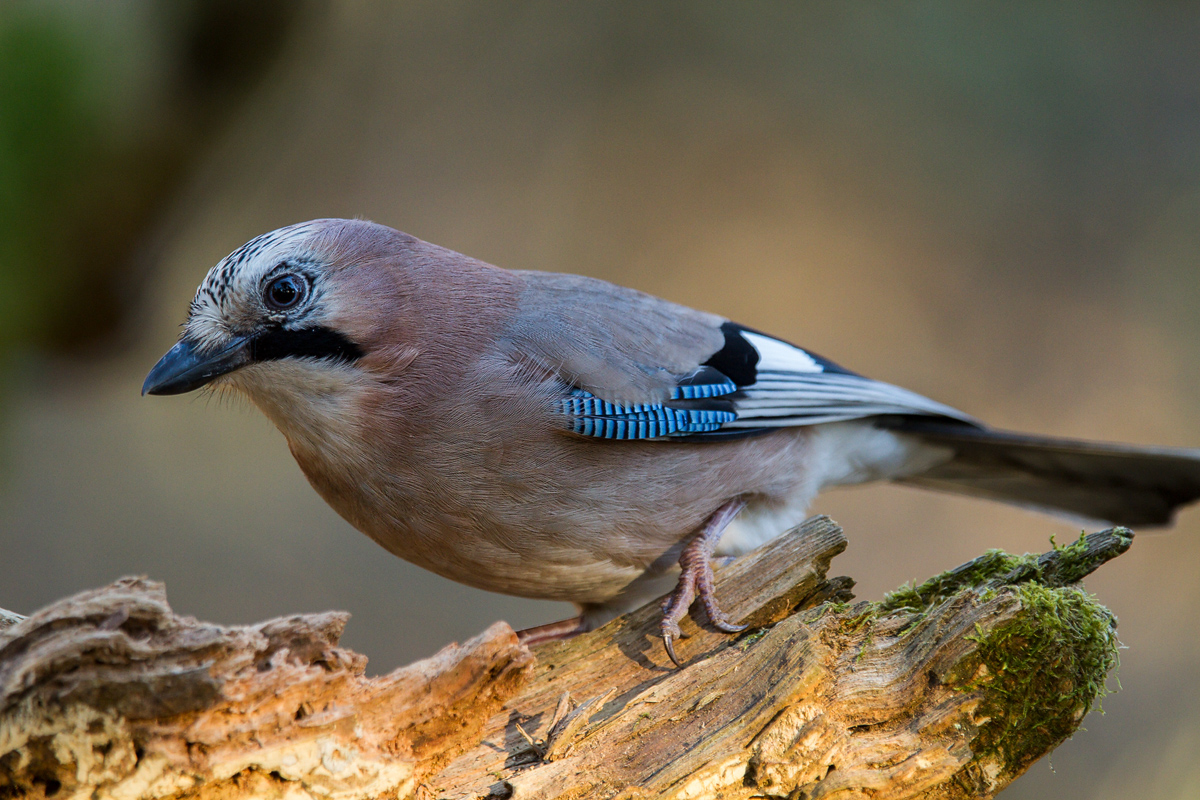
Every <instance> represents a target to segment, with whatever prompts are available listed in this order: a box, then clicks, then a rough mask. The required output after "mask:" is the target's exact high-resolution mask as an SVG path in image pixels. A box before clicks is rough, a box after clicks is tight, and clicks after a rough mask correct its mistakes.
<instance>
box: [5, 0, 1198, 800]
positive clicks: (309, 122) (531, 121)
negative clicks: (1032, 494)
mask: <svg viewBox="0 0 1200 800" xmlns="http://www.w3.org/2000/svg"><path fill="white" fill-rule="evenodd" d="M1197 41H1200V7H1197V6H1194V5H1185V4H1174V3H1161V4H1157V3H1143V4H1136V5H1134V4H1128V5H1118V4H1097V5H1093V6H1090V7H1089V8H1088V10H1087V12H1086V14H1085V13H1084V12H1082V11H1081V10H1079V9H1076V8H1068V7H1067V6H1060V5H1058V4H1023V5H1020V6H1008V5H1005V6H999V5H997V6H991V7H982V6H977V5H971V6H965V5H962V4H954V3H940V4H939V3H932V4H919V5H917V4H913V5H904V6H901V5H898V4H897V5H893V4H873V5H863V4H844V3H815V4H814V3H808V4H790V5H789V4H768V3H756V2H745V3H697V2H686V3H685V2H678V3H656V4H645V3H639V2H611V3H604V4H599V3H584V2H569V3H563V2H542V3H519V4H490V3H457V2H427V3H405V4H370V3H345V4H336V5H324V4H321V3H309V4H305V5H292V4H290V3H283V2H279V3H267V2H264V3H261V4H241V3H237V2H233V1H232V0H224V1H223V2H211V3H204V2H199V0H197V1H196V2H178V3H167V2H162V3H158V4H154V3H135V2H112V3H106V4H92V5H86V6H85V5H83V4H73V3H65V2H62V3H53V2H17V3H10V4H6V5H5V6H4V8H3V10H0V370H2V372H0V380H2V381H3V390H2V391H0V607H5V608H9V609H13V610H17V611H23V612H28V611H30V610H32V609H34V608H36V607H38V606H39V605H41V604H44V603H47V602H50V601H52V600H54V599H56V598H58V597H61V596H63V595H66V594H68V593H72V592H75V591H78V590H81V589H84V588H87V587H91V586H96V585H99V584H103V583H105V582H108V581H110V580H112V579H114V578H116V577H118V576H120V575H124V574H130V573H145V574H148V575H150V576H151V577H153V578H155V579H158V580H163V581H165V582H166V584H167V587H168V591H169V593H170V597H171V600H172V603H173V605H174V606H175V608H176V609H177V610H179V611H181V612H184V613H188V614H193V615H196V616H198V617H202V618H205V619H210V620H215V621H219V622H225V623H240V622H250V621H254V620H259V619H263V618H266V617H270V616H272V615H278V614H286V613H291V612H297V611H318V610H323V609H328V608H339V609H346V610H349V611H351V612H352V613H353V614H354V618H353V621H352V622H351V625H350V627H349V630H348V631H347V635H346V637H345V642H346V644H348V645H349V646H351V647H354V648H356V649H359V650H361V651H363V652H365V653H367V654H368V655H369V656H370V657H371V668H372V669H373V670H375V671H385V670H388V669H391V668H392V667H394V666H396V665H398V664H400V663H402V662H406V661H409V660H412V659H415V658H418V657H421V656H424V655H427V654H430V653H432V652H433V651H434V650H435V649H437V648H438V647H439V646H441V645H443V644H445V643H447V642H449V641H453V640H461V639H463V638H465V637H468V636H471V635H473V634H474V633H476V632H478V631H479V630H481V629H482V628H483V627H485V626H486V625H487V624H489V623H490V622H492V621H493V620H495V619H497V618H503V619H507V620H508V621H509V622H511V623H512V624H514V625H516V626H524V625H530V624H536V623H539V622H545V621H549V620H551V619H554V618H557V617H560V616H563V615H564V614H565V613H567V611H568V608H567V607H566V606H563V605H556V604H549V603H537V602H533V601H525V600H518V599H514V598H506V597H500V596H495V595H489V594H486V593H483V592H479V591H475V590H472V589H468V588H466V587H462V586H458V585H456V584H453V583H450V582H448V581H445V580H443V579H441V578H438V577H435V576H433V575H430V574H428V573H425V572H422V571H421V570H419V569H417V568H415V567H411V566H409V565H408V564H405V563H403V562H401V561H399V560H398V559H395V558H392V557H391V556H388V555H387V554H385V553H384V552H383V551H382V550H380V549H379V548H377V547H376V546H375V545H374V544H372V543H371V542H370V541H369V540H367V539H366V537H364V536H362V535H361V534H358V533H357V532H355V531H354V530H352V529H351V528H350V527H349V526H348V525H347V524H346V523H344V522H343V521H342V520H340V519H339V518H338V517H336V516H335V515H334V514H333V512H332V511H330V510H329V509H328V508H326V507H325V506H324V505H323V504H322V502H321V501H320V500H319V499H318V498H317V497H316V495H315V494H314V493H313V492H312V491H311V490H310V489H309V487H308V486H307V485H306V484H305V482H304V479H303V477H302V476H301V475H300V472H299V470H298V469H297V467H296V466H295V465H294V463H293V462H292V460H291V458H290V456H289V455H288V453H287V449H286V447H285V445H284V442H283V440H282V438H281V437H280V436H279V435H278V434H277V433H276V432H275V431H274V430H273V429H272V428H271V427H270V426H269V424H268V423H267V422H266V421H265V420H264V419H263V418H262V417H261V416H260V415H259V414H258V413H257V412H256V411H254V410H253V409H252V408H250V407H248V406H239V405H236V404H233V405H227V404H222V403H219V402H211V401H208V400H205V399H203V398H199V399H197V398H192V397H183V398H145V399H143V398H139V396H138V390H139V388H140V385H141V380H142V378H143V377H144V375H145V372H146V371H147V370H148V368H149V367H150V366H151V365H152V364H153V362H154V360H155V359H156V358H157V356H158V355H160V354H161V352H162V351H164V350H165V349H167V348H168V347H169V346H170V345H171V343H172V342H173V340H174V336H175V334H176V332H177V325H178V323H179V322H180V321H181V320H182V319H183V315H184V313H185V310H186V306H187V302H188V300H189V299H190V297H191V294H192V292H193V290H194V288H195V286H196V284H197V283H198V282H199V280H200V279H201V278H202V276H203V275H204V273H205V272H206V271H207V269H208V268H209V267H210V266H211V265H212V264H214V263H215V262H216V261H217V260H218V259H220V258H221V257H222V256H223V255H225V254H226V253H227V252H229V251H230V250H232V249H233V248H235V247H237V246H238V245H239V244H241V243H242V242H243V241H245V240H246V239H248V238H250V237H252V236H254V235H256V234H258V233H262V232H264V231H266V230H270V229H273V228H275V227H278V226H280V225H284V224H288V223H291V222H295V221H299V220H303V219H308V218H312V217H328V216H344V217H354V216H361V217H367V218H370V219H373V220H376V221H378V222H381V223H385V224H388V225H392V226H394V227H398V228H401V229H403V230H406V231H408V232H410V233H412V234H415V235H417V236H420V237H422V238H425V239H428V240H431V241H434V242H437V243H439V244H442V245H445V246H448V247H451V248H454V249H457V250H460V251H463V252H465V253H468V254H470V255H472V256H476V257H478V258H482V259H484V260H487V261H490V262H492V263H496V264H499V265H501V266H508V267H514V268H527V269H544V270H557V271H569V272H579V273H583V274H588V275H594V276H597V277H601V278H605V279H608V280H612V281H616V282H619V283H623V284H626V285H630V286H634V287H637V288H639V289H643V290H646V291H649V292H653V293H655V294H659V295H662V296H664V297H668V298H670V299H672V300H676V301H679V302H682V303H686V304H690V305H694V306H697V307H700V308H704V309H707V310H711V311H714V312H718V313H721V314H724V315H727V316H729V317H732V318H734V319H736V320H739V321H742V322H744V323H746V324H750V325H753V326H754V327H757V328H761V329H764V330H767V331H770V332H772V333H774V334H776V335H779V336H782V337H785V338H788V339H791V340H793V341H796V342H798V343H801V344H803V345H805V346H808V347H811V348H813V349H814V350H815V351H817V352H819V353H822V354H823V355H826V356H829V357H831V358H833V359H835V360H837V361H839V362H840V363H843V364H845V365H846V366H849V367H851V368H853V369H855V370H857V371H860V372H863V373H866V374H868V375H871V376H873V377H877V378H880V379H884V380H888V381H892V382H894V383H898V384H900V385H903V386H906V387H908V388H911V389H914V390H917V391H920V392H922V393H924V394H928V395H930V396H931V397H934V398H936V399H938V400H941V401H943V402H946V403H949V404H952V405H954V406H957V407H959V408H962V409H964V410H966V411H968V412H970V413H973V414H975V415H977V416H979V417H981V418H983V419H985V420H987V421H989V422H991V423H993V424H995V425H997V426H1001V427H1007V428H1015V429H1021V430H1029V431H1036V432H1042V433H1052V434H1058V435H1066V436H1080V437H1089V438H1098V439H1112V440H1122V441H1130V442H1142V443H1154V444H1172V445H1182V446H1200V408H1198V401H1200V374H1198V371H1197V366H1198V365H1200V319H1198V318H1197V315H1196V313H1195V309H1196V307H1197V302H1198V300H1200V270H1198V267H1200V249H1198V248H1200V47H1197V46H1196V42H1197ZM815 510H816V511H820V512H824V513H829V514H831V515H832V516H833V517H834V518H835V519H837V520H838V521H839V522H841V523H842V524H843V525H844V526H845V527H846V529H847V531H848V533H849V535H850V538H851V542H852V544H851V547H850V550H849V551H848V552H847V553H846V554H845V555H844V556H843V557H841V558H840V559H839V560H838V561H837V562H836V563H835V568H836V569H837V570H838V571H839V572H841V573H845V574H850V575H852V576H854V577H855V578H856V579H858V581H859V596H860V597H863V598H869V599H870V598H878V597H879V596H880V595H881V594H882V593H883V592H885V591H887V590H889V589H891V588H894V587H895V586H897V585H899V584H900V583H903V582H904V581H907V580H910V579H914V578H916V579H920V578H924V577H927V576H929V575H931V574H933V573H936V572H939V571H941V570H944V569H946V568H949V567H952V566H955V565H957V564H959V563H960V562H962V561H965V560H967V559H969V558H971V557H973V556H975V555H978V554H979V553H980V552H981V551H983V550H984V549H986V548H989V547H1002V548H1005V549H1008V550H1011V551H1016V552H1024V551H1027V550H1029V551H1032V550H1042V549H1044V548H1045V547H1046V545H1047V543H1048V538H1049V537H1050V536H1051V535H1052V534H1053V535H1057V536H1058V538H1059V540H1060V541H1061V540H1063V539H1066V538H1069V537H1072V536H1074V535H1077V534H1078V529H1077V528H1073V527H1072V526H1071V525H1070V524H1067V523H1063V522H1059V521H1055V520H1051V519H1047V518H1045V517H1040V516H1035V515H1031V514H1028V513H1025V512H1022V511H1018V510H1013V509H1009V508H1004V507H1000V506H996V505H992V504H987V503H984V502H981V501H968V500H962V499H956V498H947V497H943V496H937V495H932V494H926V493H921V492H918V491H914V490H905V489H899V488H894V487H871V488H866V489H858V490H853V491H846V492H841V493H834V494H830V495H827V496H823V497H821V498H820V499H819V500H818V502H817V505H816V508H815ZM1198 569H1200V513H1198V512H1196V511H1194V510H1192V511H1187V512H1184V513H1183V514H1182V515H1181V517H1180V520H1179V524H1178V525H1177V526H1176V527H1175V528H1174V529H1173V530H1172V531H1171V532H1170V533H1169V534H1166V535H1145V536H1141V537H1139V538H1138V540H1137V541H1136V542H1135V544H1134V547H1133V549H1132V550H1131V551H1130V552H1129V553H1128V554H1127V555H1125V556H1123V557H1122V558H1121V559H1119V560H1118V561H1116V562H1114V563H1112V564H1110V565H1108V566H1106V567H1104V568H1103V569H1102V570H1101V571H1100V572H1099V573H1098V574H1097V575H1095V576H1094V577H1092V578H1091V579H1089V581H1088V588H1089V589H1090V590H1091V591H1093V592H1095V593H1096V594H1097V595H1098V596H1099V597H1100V599H1101V600H1102V601H1103V602H1105V603H1106V604H1108V605H1109V606H1110V607H1111V608H1112V609H1113V610H1114V611H1115V612H1116V613H1117V615H1118V616H1119V617H1120V620H1121V629H1120V630H1121V638H1122V641H1123V642H1124V644H1125V645H1126V647H1127V649H1126V650H1125V651H1123V653H1122V664H1121V670H1120V679H1121V685H1122V687H1123V688H1122V690H1121V691H1120V692H1119V693H1117V694H1115V695H1113V696H1112V697H1110V698H1108V699H1107V700H1106V701H1105V703H1104V708H1105V711H1106V712H1107V713H1106V714H1105V715H1104V716H1101V715H1093V716H1092V717H1090V718H1089V719H1088V721H1087V723H1086V727H1087V731H1086V732H1081V733H1079V734H1078V735H1077V736H1076V737H1075V738H1074V739H1073V740H1072V741H1070V742H1068V743H1067V744H1065V745H1064V746H1063V747H1061V748H1060V749H1059V750H1058V751H1057V752H1056V753H1055V754H1054V755H1053V757H1052V759H1051V760H1050V761H1043V762H1040V763H1038V764H1037V765H1035V766H1034V768H1033V769H1032V770H1031V772H1030V773H1029V775H1027V776H1026V777H1024V778H1022V779H1021V780H1020V781H1019V782H1018V783H1017V784H1015V785H1014V786H1013V787H1012V788H1011V789H1010V790H1009V791H1008V792H1007V793H1006V794H1005V795H1004V796H1005V797H1009V798H1023V797H1030V798H1033V797H1056V798H1088V799H1089V800H1092V799H1094V800H1108V799H1109V798H1126V797H1155V798H1159V800H1174V799H1175V798H1179V800H1183V799H1184V798H1194V797H1197V796H1200V692H1198V691H1197V684H1198V679H1200V668H1198V667H1197V658H1198V656H1200V647H1198V646H1197V634H1198V633H1200V623H1198V622H1197V620H1198V619H1200V578H1198V577H1197V571H1198ZM1114 687H1115V682H1114ZM1051 762H1052V766H1051Z"/></svg>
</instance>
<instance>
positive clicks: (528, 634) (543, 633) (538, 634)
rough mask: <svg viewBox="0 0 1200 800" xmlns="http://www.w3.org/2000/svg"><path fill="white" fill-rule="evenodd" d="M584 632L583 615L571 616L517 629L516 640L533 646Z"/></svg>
mask: <svg viewBox="0 0 1200 800" xmlns="http://www.w3.org/2000/svg"><path fill="white" fill-rule="evenodd" d="M586 632H587V628H586V627H585V626H584V624H583V617H571V618H570V619H560V620H559V621H558V622H547V623H546V624H545V625H535V626H533V627H532V628H525V629H524V630H519V631H517V640H518V641H519V642H521V644H523V645H525V646H526V647H535V646H537V645H539V644H545V643H546V642H557V641H561V640H563V639H570V638H571V637H572V636H578V635H579V634H581V633H586Z"/></svg>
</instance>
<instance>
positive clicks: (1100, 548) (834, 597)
mask: <svg viewBox="0 0 1200 800" xmlns="http://www.w3.org/2000/svg"><path fill="white" fill-rule="evenodd" d="M1130 541H1131V536H1130V535H1129V534H1128V532H1127V531H1123V530H1121V529H1117V530H1114V531H1106V532H1103V533H1098V534H1092V535H1091V536H1089V537H1088V538H1087V539H1086V540H1081V541H1080V542H1078V543H1076V544H1074V545H1071V546H1070V547H1067V548H1056V549H1055V550H1053V551H1051V552H1050V553H1047V554H1045V555H1043V556H1041V557H1012V556H1005V555H1003V554H997V553H989V554H987V555H985V556H982V557H981V558H979V559H976V560H975V561H973V562H971V563H969V564H966V565H964V566H963V567H960V568H958V569H957V570H952V571H951V572H949V573H945V574H943V575H941V576H938V577H937V578H935V579H931V580H930V581H929V582H927V583H926V584H922V585H921V586H919V587H906V588H905V589H904V590H901V591H898V592H896V593H894V594H893V595H891V596H889V598H888V599H887V600H885V601H884V602H882V603H857V604H854V605H848V604H847V603H846V602H845V601H846V600H847V599H849V597H850V594H849V590H850V587H851V586H852V585H853V582H852V581H850V580H849V579H847V578H834V579H827V578H826V574H827V571H828V569H829V564H830V561H831V559H832V558H833V557H834V556H835V555H836V554H837V553H840V552H841V551H842V550H843V549H844V548H845V538H844V537H843V535H842V532H841V530H840V529H839V528H838V527H837V526H836V525H835V524H834V523H832V522H831V521H829V520H828V519H827V518H821V517H818V518H814V519H812V520H810V521H809V522H807V523H805V525H803V526H801V527H800V528H798V529H797V530H795V531H792V532H791V533H789V534H788V535H785V536H783V537H780V538H779V539H777V540H775V541H774V542H771V543H769V544H767V545H765V546H764V547H762V548H760V549H759V550H757V551H755V552H754V553H751V554H749V555H747V556H744V557H742V558H740V559H738V560H736V561H734V562H733V563H731V564H729V565H727V566H725V567H723V568H720V569H718V571H717V591H718V594H719V597H720V598H721V602H722V605H723V607H724V608H725V610H726V611H727V612H728V613H729V614H730V615H731V617H732V618H733V619H736V620H739V621H742V622H746V623H748V624H750V625H751V628H750V630H748V631H747V632H746V633H744V634H742V635H740V636H736V637H734V636H727V635H725V634H721V633H717V632H715V631H711V630H708V629H706V628H705V627H703V626H699V625H697V624H696V623H695V622H694V621H691V620H690V619H689V620H686V621H685V622H684V625H683V630H684V634H685V636H686V637H687V638H685V639H683V640H682V641H680V642H679V643H678V645H677V649H678V652H679V654H680V656H681V658H682V659H683V660H684V662H685V663H684V668H683V669H675V668H673V667H672V666H671V665H670V662H669V661H668V660H667V658H666V655H665V653H664V652H663V649H662V643H661V640H659V639H658V637H657V635H656V634H657V619H658V611H657V608H656V606H655V605H654V604H651V605H650V606H647V607H645V608H643V609H640V610H638V611H636V612H633V613H631V614H629V615H626V616H625V617H622V618H621V619H619V620H615V621H613V622H612V623H610V624H609V625H606V626H605V627H603V628H601V629H600V630H597V631H594V632H592V633H588V634H584V635H582V636H579V637H576V638H574V639H571V640H569V641H566V642H558V643H552V644H547V645H543V646H541V647H538V648H535V649H534V650H533V651H532V652H531V651H530V650H529V649H527V648H525V647H524V646H523V645H521V644H520V643H519V642H518V641H517V639H516V636H515V634H514V633H513V632H512V630H511V629H509V628H508V626H507V625H505V624H504V623H497V624H495V625H493V626H492V627H491V628H489V629H488V630H487V631H485V632H484V633H482V634H480V635H479V636H477V637H476V638H474V639H472V640H470V641H468V642H465V643H464V644H462V645H451V646H450V647H447V648H446V649H444V650H442V651H441V652H440V653H438V654H437V655H435V656H434V657H433V658H430V659H427V660H424V661H420V662H417V663H415V664H412V665H410V666H408V667H404V668H401V669H398V670H396V671H395V672H393V673H391V674H389V675H386V676H382V677H378V678H367V677H366V676H365V674H364V666H365V663H366V659H365V658H364V657H363V656H361V655H358V654H356V653H353V652H351V651H349V650H346V649H344V648H340V647H338V646H337V641H338V637H339V635H340V634H341V631H342V628H343V626H344V625H345V622H346V619H347V617H346V615H344V614H335V613H329V614H316V615H307V616H297V617H291V618H287V619H278V620H272V621H270V622H266V623H263V624H261V625H257V626H247V627H221V626H216V625H211V624H208V623H202V622H198V621H196V620H194V619H191V618H186V617H179V616H176V615H174V614H173V613H172V612H171V610H170V608H169V607H168V606H167V604H166V599H165V594H164V591H163V587H162V586H161V585H159V584H155V583H152V582H149V581H145V580H142V579H125V580H122V581H118V582H117V583H115V584H112V585H110V586H107V587H104V588H102V589H98V590H95V591H91V592H85V593H83V594H80V595H77V596H75V597H72V598H68V599H66V600H63V601H60V602H58V603H55V604H54V605H52V606H50V607H48V608H46V609H43V610H42V611H39V612H37V613H36V614H34V615H32V616H30V617H29V618H27V619H21V618H19V617H18V618H17V620H18V621H16V622H14V623H13V624H11V625H10V626H9V627H4V625H3V623H2V622H0V798H7V797H31V798H32V797H50V796H53V797H56V798H60V797H84V796H87V797H95V798H122V799H123V800H135V799H137V798H183V797H188V798H241V797H316V796H321V797H332V798H384V797H387V798H391V797H410V796H415V797H421V798H432V797H448V798H475V797H517V798H574V797H589V798H591V797H601V798H602V797H617V796H620V797H624V798H633V797H677V798H715V797H723V798H740V797H747V798H748V797H764V796H767V797H792V798H799V797H804V798H807V799H808V800H813V799H814V798H821V797H838V798H859V797H867V796H871V797H873V798H877V800H878V799H879V798H889V799H890V798H918V797H927V798H968V797H987V796H991V795H992V794H994V793H995V792H996V791H998V790H999V789H1001V788H1003V786H1005V785H1007V783H1008V782H1010V781H1011V780H1012V779H1013V778H1015V777H1016V776H1017V775H1019V774H1020V773H1021V772H1022V771H1024V769H1026V768H1028V766H1029V764H1030V763H1032V762H1033V760H1036V758H1038V757H1040V756H1042V755H1044V754H1045V753H1047V752H1049V751H1050V750H1051V749H1053V747H1054V746H1056V745H1057V744H1058V743H1059V742H1060V741H1061V740H1062V739H1063V738H1065V737H1066V736H1067V735H1069V734H1070V732H1071V731H1073V730H1075V729H1076V728H1077V727H1078V725H1079V723H1080V722H1081V721H1082V718H1083V715H1084V714H1085V713H1086V712H1087V710H1088V709H1089V708H1090V707H1091V705H1092V703H1093V702H1094V700H1095V699H1096V697H1097V696H1098V695H1099V694H1101V693H1102V692H1103V685H1104V678H1105V674H1106V673H1107V671H1108V669H1109V668H1110V667H1111V666H1112V661H1111V659H1110V658H1109V654H1110V652H1111V650H1112V648H1114V647H1115V634H1114V628H1115V620H1113V619H1112V617H1111V615H1109V614H1108V613H1107V611H1105V610H1104V609H1103V608H1102V607H1101V606H1099V605H1098V604H1096V603H1095V601H1094V600H1092V599H1091V598H1090V597H1088V596H1087V595H1085V594H1083V593H1082V592H1080V591H1079V590H1078V589H1076V588H1072V587H1071V586H1070V585H1069V584H1071V583H1073V582H1077V581H1078V580H1079V579H1080V578H1082V577H1083V576H1084V575H1085V574H1087V573H1088V572H1090V571H1091V570H1093V569H1095V568H1096V567H1097V566H1099V564H1100V563H1103V561H1105V560H1107V559H1108V558H1111V557H1113V556H1115V555H1117V554H1119V553H1121V552H1124V550H1126V549H1128V547H1129V544H1130ZM12 616H14V617H15V616H16V615H12ZM0 619H3V617H2V615H0ZM1050 679H1052V680H1054V681H1055V683H1054V684H1053V686H1054V691H1047V689H1046V686H1045V685H1044V683H1045V681H1046V680H1050ZM1038 681H1042V683H1038ZM1049 695H1053V696H1054V698H1055V702H1048V700H1047V697H1048V696H1049Z"/></svg>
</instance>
